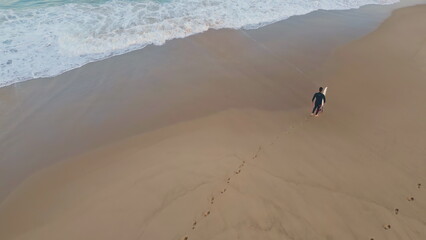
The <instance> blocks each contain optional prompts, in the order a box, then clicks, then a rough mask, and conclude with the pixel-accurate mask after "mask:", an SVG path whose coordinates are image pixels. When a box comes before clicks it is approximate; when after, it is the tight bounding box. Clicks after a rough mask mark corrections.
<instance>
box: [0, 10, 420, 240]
mask: <svg viewBox="0 0 426 240" xmlns="http://www.w3.org/2000/svg"><path fill="white" fill-rule="evenodd" d="M390 11H391V9H385V8H381V7H369V8H367V7H366V8H364V9H360V10H350V11H344V12H342V13H340V14H336V13H333V14H330V13H328V12H317V13H313V14H308V15H306V16H302V17H295V18H292V19H289V20H286V21H283V22H280V23H277V24H273V25H270V26H267V27H264V28H261V29H258V30H253V31H232V30H217V31H209V32H206V33H203V34H199V35H196V36H193V37H190V38H185V39H181V40H176V41H171V42H169V43H167V44H165V45H163V46H161V47H150V48H145V49H143V50H142V51H139V52H138V51H137V52H132V53H129V54H125V55H122V56H117V57H114V58H111V59H107V60H104V61H102V62H96V63H93V64H90V66H89V65H88V66H87V67H83V68H81V69H78V71H71V72H68V73H65V74H63V75H61V76H60V77H58V78H51V79H45V82H43V83H45V84H41V83H40V82H42V81H29V82H25V83H24V84H22V85H19V86H16V87H14V88H8V90H2V89H3V88H0V96H1V98H2V99H1V103H2V105H0V112H1V114H2V117H1V119H0V123H1V124H2V125H3V126H7V128H6V129H4V131H2V133H0V139H1V144H0V152H1V153H2V160H1V161H0V164H1V168H0V169H7V172H5V171H2V172H1V174H0V184H1V185H0V190H1V192H0V199H1V198H4V200H3V201H1V200H0V201H1V202H0V238H1V239H20V240H25V239H31V240H37V239H40V240H41V239H42V240H49V239H63V240H67V239H70V240H75V239H91V240H96V239H99V240H101V239H102V240H107V239H111V240H115V239H129V240H130V239H159V240H161V239H176V240H177V239H188V240H192V239H238V238H240V239H283V237H284V238H289V239H292V238H300V237H302V238H307V239H316V238H321V239H322V238H323V239H326V238H328V239H372V238H374V239H389V240H402V239H423V238H424V237H425V236H426V230H425V228H424V224H425V223H424V221H423V220H422V219H424V217H425V216H426V206H425V205H424V202H426V191H424V188H423V187H421V186H424V185H426V178H425V176H424V172H425V171H426V164H425V163H424V156H425V155H426V150H425V149H424V146H425V145H426V140H425V139H424V134H423V132H424V131H425V130H426V123H425V122H424V121H423V120H424V119H425V117H426V109H424V108H417V107H414V106H416V104H417V103H418V102H420V101H422V99H423V98H424V91H425V89H426V82H425V81H424V76H425V74H426V72H425V68H424V66H425V65H424V64H425V61H426V51H425V49H426V47H425V42H424V39H426V32H425V30H424V24H422V23H424V22H425V21H426V14H425V13H426V5H425V4H423V5H417V6H414V7H407V8H401V9H398V10H396V11H394V12H393V13H392V15H391V16H390V17H389V18H387V19H386V20H385V21H384V22H383V23H381V20H380V19H382V18H385V16H386V14H388V13H390ZM367 16H371V18H368V17H367ZM337 20H339V21H337ZM379 23H380V26H379V27H378V28H376V27H375V25H374V24H379ZM301 26H303V27H301ZM373 29H374V31H372V30H373ZM332 33H336V34H332ZM367 33H368V35H366V36H363V34H367ZM348 41H349V42H348ZM82 79H83V80H87V81H83V80H82ZM118 80H119V81H118ZM402 80H403V81H402ZM319 86H328V87H329V91H328V92H327V108H326V111H325V112H324V113H323V114H322V115H321V116H320V117H319V118H311V117H309V112H310V110H311V109H310V100H311V99H310V98H311V96H312V93H313V91H315V90H316V89H317V88H318V87H319ZM10 106H12V107H10ZM22 159H25V161H19V160H22ZM28 176H29V177H28ZM23 179H24V180H23ZM18 183H20V184H19V186H18V187H16V186H17V185H18ZM419 184H420V185H419ZM5 189H6V190H5ZM9 192H11V193H10V194H9ZM2 196H3V197H2ZM395 209H398V213H395V212H396V211H395ZM388 226H391V228H390V227H388Z"/></svg>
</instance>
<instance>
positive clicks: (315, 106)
mask: <svg viewBox="0 0 426 240" xmlns="http://www.w3.org/2000/svg"><path fill="white" fill-rule="evenodd" d="M316 108H317V105H314V108H313V109H312V114H314V113H315V110H316Z"/></svg>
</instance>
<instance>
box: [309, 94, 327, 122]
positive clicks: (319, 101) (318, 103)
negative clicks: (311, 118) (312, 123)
mask: <svg viewBox="0 0 426 240" xmlns="http://www.w3.org/2000/svg"><path fill="white" fill-rule="evenodd" d="M323 90H324V88H322V87H320V88H319V92H317V93H315V94H314V96H313V97H312V103H313V104H314V109H312V113H311V115H314V114H315V117H317V116H318V112H319V111H320V110H321V108H322V105H323V101H324V104H325V95H324V94H323V93H322V91H323ZM314 101H315V102H314Z"/></svg>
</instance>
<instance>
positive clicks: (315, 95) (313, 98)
mask: <svg viewBox="0 0 426 240" xmlns="http://www.w3.org/2000/svg"><path fill="white" fill-rule="evenodd" d="M316 97H317V94H316V93H315V94H314V96H313V97H312V102H314V100H315V98H316Z"/></svg>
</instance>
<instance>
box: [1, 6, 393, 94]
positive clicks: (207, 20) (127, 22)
mask: <svg viewBox="0 0 426 240" xmlns="http://www.w3.org/2000/svg"><path fill="white" fill-rule="evenodd" d="M396 1H397V0H0V87H2V86H6V85H10V84H13V83H15V82H20V81H25V80H29V79H35V78H42V77H50V76H55V75H58V74H61V73H63V72H65V71H68V70H71V69H74V68H78V67H81V66H83V65H84V64H86V63H89V62H93V61H98V60H102V59H105V58H108V57H111V56H115V55H119V54H123V53H126V52H129V51H133V50H136V49H141V48H143V47H145V46H147V45H149V44H154V45H162V44H164V43H165V42H166V41H168V40H171V39H175V38H184V37H187V36H190V35H192V34H195V33H200V32H204V31H207V30H209V29H221V28H232V29H239V28H258V27H261V26H264V25H267V24H270V23H273V22H276V21H280V20H283V19H286V18H288V17H291V16H294V15H302V14H306V13H309V12H312V11H315V10H318V9H325V10H331V9H333V10H336V9H350V8H358V7H360V6H363V5H366V4H390V3H394V2H396Z"/></svg>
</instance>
